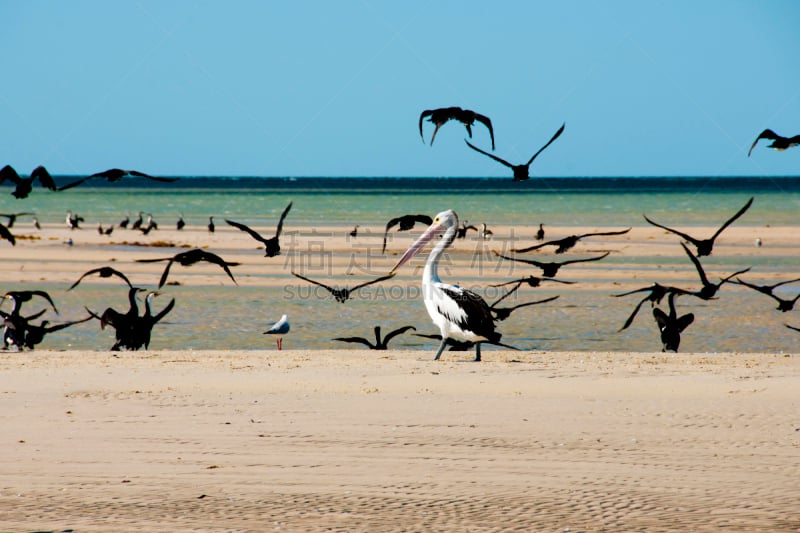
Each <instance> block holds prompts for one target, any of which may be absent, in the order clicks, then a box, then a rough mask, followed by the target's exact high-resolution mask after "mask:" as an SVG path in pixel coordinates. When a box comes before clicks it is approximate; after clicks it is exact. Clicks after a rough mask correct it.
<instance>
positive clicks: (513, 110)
mask: <svg viewBox="0 0 800 533" xmlns="http://www.w3.org/2000/svg"><path fill="white" fill-rule="evenodd" d="M0 17H2V20H3V31H2V32H0V51H1V52H0V66H2V82H0V121H2V126H1V127H0V166H1V165H3V164H11V165H12V166H14V167H15V168H16V169H17V170H18V171H19V172H20V173H21V174H28V173H29V172H30V171H31V170H32V169H33V167H35V166H36V165H39V164H44V165H46V166H47V167H48V169H49V170H50V171H51V173H53V174H84V173H92V172H96V171H100V170H105V169H106V168H110V167H121V168H130V169H137V170H140V171H144V172H148V173H151V174H156V175H246V176H328V175H330V176H498V177H506V178H509V179H510V176H511V171H510V169H506V168H505V167H503V166H501V165H500V164H498V163H496V162H494V161H492V160H491V159H489V158H487V157H485V156H482V155H480V154H478V153H476V152H473V151H472V150H470V149H469V148H468V147H467V146H466V145H465V144H464V139H465V138H466V132H465V129H464V127H463V126H461V125H460V124H458V123H456V122H450V123H448V124H446V125H445V126H443V127H442V129H441V130H440V131H439V133H438V135H437V138H436V142H435V144H434V145H433V146H429V145H428V144H423V142H422V140H421V139H420V136H419V131H418V118H419V114H420V112H421V111H422V110H424V109H430V108H437V107H447V106H461V107H464V108H468V109H473V110H475V111H477V112H479V113H482V114H485V115H487V116H489V117H490V118H491V119H492V122H493V123H494V129H495V139H496V143H497V148H496V150H495V152H494V153H495V154H497V155H498V156H500V157H502V158H504V159H506V160H509V161H511V162H512V163H520V162H524V161H527V159H528V158H529V157H530V156H531V155H532V154H533V153H534V152H535V151H536V150H537V149H538V148H539V147H540V146H541V145H543V144H544V143H545V142H546V141H547V140H548V139H549V138H550V137H551V135H552V134H553V133H554V132H555V131H556V129H557V128H558V127H559V126H560V125H561V124H562V123H564V122H566V130H565V132H564V134H563V135H562V136H561V138H560V139H558V140H557V141H556V142H554V143H553V144H552V145H551V146H550V147H549V148H548V149H547V150H546V151H545V152H543V153H542V154H541V155H540V156H539V158H538V159H537V160H536V162H534V164H533V166H532V168H531V174H532V175H533V176H536V175H541V176H641V175H645V176H650V175H652V176H658V175H691V176H717V175H768V176H780V175H798V173H800V148H795V149H793V150H788V151H785V152H782V153H781V152H774V151H772V150H768V149H766V148H763V147H761V146H759V147H757V148H756V150H754V151H753V155H752V156H751V157H750V158H748V157H747V149H748V148H749V146H750V143H751V142H752V141H753V140H754V139H755V137H756V136H757V135H758V133H759V132H761V131H762V130H763V129H764V128H766V127H769V128H772V129H773V130H775V131H776V132H777V133H779V134H782V135H786V136H791V135H797V134H800V54H799V52H800V2H798V1H796V0H769V1H756V0H749V1H745V0H668V1H662V2H658V1H647V0H632V1H624V0H603V1H601V0H598V1H589V0H585V1H546V2H544V1H538V0H531V1H518V2H502V1H498V2H486V1H485V0H483V1H452V2H445V1H417V0H409V1H402V2H398V1H388V0H387V1H382V0H381V1H378V0H341V1H316V2H306V1H297V2H290V1H266V0H265V1H237V0H233V1H205V0H186V1H183V0H171V1H162V0H154V1H149V0H139V1H126V0H119V1H106V0H96V1H95V0H91V1H89V0H86V1H82V0H77V1H70V2H63V1H56V0H50V1H42V0H32V1H27V0H26V1H22V0H0ZM432 129H433V126H432V125H431V124H429V123H425V129H424V131H425V139H426V141H429V140H430V134H431V132H432ZM762 143H764V141H762ZM473 144H476V145H478V146H480V147H482V148H484V149H489V147H490V143H489V138H488V135H487V132H486V130H485V129H484V128H483V127H482V126H480V125H476V126H475V128H474V137H473ZM759 148H760V149H759Z"/></svg>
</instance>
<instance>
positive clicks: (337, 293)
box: [292, 272, 394, 303]
mask: <svg viewBox="0 0 800 533" xmlns="http://www.w3.org/2000/svg"><path fill="white" fill-rule="evenodd" d="M292 275H293V276H295V277H297V278H300V279H302V280H305V281H307V282H309V283H313V284H314V285H318V286H320V287H322V288H323V289H325V290H327V291H328V292H330V293H331V294H332V295H333V297H334V298H335V299H336V301H337V302H339V303H345V302H346V301H347V300H348V299H349V298H350V295H351V294H352V293H354V292H355V291H357V290H358V289H360V288H362V287H366V286H367V285H372V284H373V283H378V282H380V281H386V280H387V279H390V278H393V277H394V273H391V274H388V275H386V276H381V277H379V278H376V279H373V280H370V281H366V282H364V283H361V284H359V285H356V286H355V287H350V288H338V287H337V288H335V287H329V286H327V285H325V284H324V283H320V282H319V281H314V280H313V279H309V278H307V277H305V276H301V275H300V274H297V273H295V272H292Z"/></svg>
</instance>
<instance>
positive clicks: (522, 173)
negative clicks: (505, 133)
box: [431, 124, 566, 181]
mask: <svg viewBox="0 0 800 533" xmlns="http://www.w3.org/2000/svg"><path fill="white" fill-rule="evenodd" d="M564 126H566V124H562V125H561V127H560V128H558V131H556V133H555V135H553V137H552V138H551V139H550V140H549V141H547V143H546V144H545V145H544V146H542V147H541V148H539V151H538V152H536V153H535V154H533V155H532V156H531V158H530V159H528V162H527V163H523V164H521V165H512V164H511V163H509V162H508V161H506V160H505V159H502V158H500V157H497V156H496V155H494V154H490V153H489V152H486V151H484V150H481V149H480V148H478V147H477V146H474V145H472V144H471V143H470V142H469V141H468V140H466V139H464V142H465V143H467V146H469V147H470V148H472V149H473V150H475V151H476V152H478V153H481V154H483V155H485V156H488V157H491V158H492V159H494V160H495V161H497V162H498V163H500V164H502V165H505V166H507V167H508V168H510V169H511V170H512V171H513V172H514V179H513V180H512V181H525V180H527V179H530V177H531V176H530V167H531V163H533V160H534V159H536V156H538V155H539V154H541V153H542V151H543V150H544V149H545V148H547V147H548V146H550V143H552V142H553V141H555V140H556V139H558V137H559V136H560V135H561V134H562V133H563V132H564ZM431 144H433V141H431ZM492 150H494V144H493V145H492Z"/></svg>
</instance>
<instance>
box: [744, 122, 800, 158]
mask: <svg viewBox="0 0 800 533" xmlns="http://www.w3.org/2000/svg"><path fill="white" fill-rule="evenodd" d="M761 139H768V140H770V141H772V144H768V145H767V148H773V149H775V150H778V151H783V150H786V149H787V148H792V147H794V146H797V145H800V135H795V136H794V137H782V136H781V135H778V134H777V133H775V132H774V131H772V130H771V129H769V128H767V129H765V130H764V131H762V132H761V133H759V134H758V137H756V140H755V141H753V144H751V145H750V150H748V151H747V157H750V154H751V153H752V152H753V148H755V147H756V144H757V143H758V141H760V140H761Z"/></svg>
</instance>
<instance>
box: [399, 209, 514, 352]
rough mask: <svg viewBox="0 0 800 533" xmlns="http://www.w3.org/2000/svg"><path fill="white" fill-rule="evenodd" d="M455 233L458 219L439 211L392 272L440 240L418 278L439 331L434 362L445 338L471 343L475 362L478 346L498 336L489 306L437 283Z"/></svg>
mask: <svg viewBox="0 0 800 533" xmlns="http://www.w3.org/2000/svg"><path fill="white" fill-rule="evenodd" d="M457 230H458V215H456V213H455V212H454V211H453V210H452V209H450V210H447V211H442V212H441V213H439V214H438V215H436V217H434V219H433V222H432V223H431V225H430V226H429V227H428V229H426V230H425V232H424V233H423V234H422V235H420V237H419V238H418V239H417V240H416V241H415V242H414V243H413V244H412V245H411V246H410V247H409V248H408V250H406V252H405V253H404V254H403V256H402V257H401V258H400V260H399V261H398V262H397V264H396V265H395V266H394V268H393V269H392V270H391V272H392V273H394V272H395V271H396V270H397V269H398V268H400V267H401V266H403V265H404V264H405V263H407V262H408V261H409V260H410V259H411V258H412V257H414V256H415V255H416V254H418V253H419V252H420V251H421V250H422V249H423V248H424V247H425V245H426V244H427V243H428V242H430V241H431V240H433V239H434V238H436V237H439V236H441V237H442V238H441V239H440V240H439V242H437V243H436V246H434V248H433V251H431V253H430V254H429V255H428V260H427V262H426V263H425V270H424V271H423V274H422V294H423V295H424V298H425V307H426V308H427V310H428V314H429V315H430V317H431V320H432V321H433V323H434V324H435V325H436V326H438V327H439V331H440V332H441V336H442V342H441V344H440V345H439V349H438V351H437V352H436V355H435V356H434V360H438V359H439V357H440V356H441V355H442V352H443V351H444V349H445V346H447V339H448V338H451V337H453V338H455V339H457V340H462V341H471V342H474V343H475V361H480V360H481V347H480V345H481V343H482V342H490V343H498V342H500V338H501V337H502V335H501V334H500V333H499V332H498V331H495V324H494V317H493V316H492V310H491V308H490V307H489V305H488V304H487V303H486V302H485V301H484V300H483V298H481V297H480V296H478V295H477V294H475V293H474V292H472V291H469V290H467V289H464V288H462V287H459V286H458V285H451V284H449V283H445V282H443V281H442V280H441V279H439V272H438V270H439V259H440V258H441V256H442V254H443V253H444V251H445V250H446V249H447V248H449V247H450V245H452V244H453V241H454V240H455V238H456V231H457Z"/></svg>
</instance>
